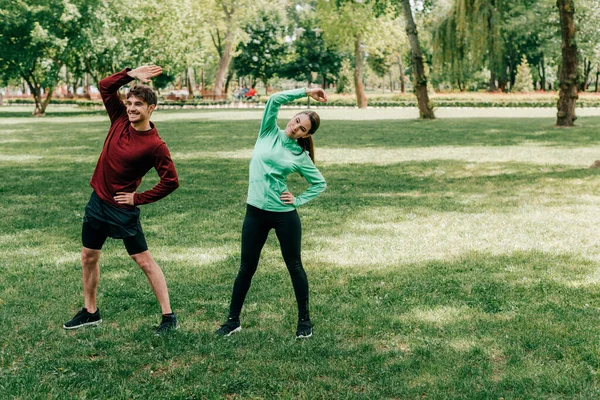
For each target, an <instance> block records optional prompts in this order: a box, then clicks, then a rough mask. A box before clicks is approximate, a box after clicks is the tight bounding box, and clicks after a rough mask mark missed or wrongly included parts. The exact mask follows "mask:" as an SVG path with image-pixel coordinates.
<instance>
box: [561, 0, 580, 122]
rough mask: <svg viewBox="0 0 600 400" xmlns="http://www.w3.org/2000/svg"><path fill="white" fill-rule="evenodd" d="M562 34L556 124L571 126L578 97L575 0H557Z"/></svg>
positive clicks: (574, 117)
mask: <svg viewBox="0 0 600 400" xmlns="http://www.w3.org/2000/svg"><path fill="white" fill-rule="evenodd" d="M556 6H557V7H558V12H559V14H560V28H561V29H560V30H561V36H562V64H561V67H560V70H559V80H560V90H559V99H558V104H557V108H558V113H557V115H556V125H558V126H573V125H574V122H575V119H577V117H576V116H575V103H576V101H577V98H578V97H579V94H578V91H577V83H578V81H579V74H578V71H577V45H576V44H575V18H574V15H575V0H557V1H556Z"/></svg>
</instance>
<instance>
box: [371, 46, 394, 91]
mask: <svg viewBox="0 0 600 400" xmlns="http://www.w3.org/2000/svg"><path fill="white" fill-rule="evenodd" d="M367 63H368V64H369V67H371V69H372V70H373V72H375V75H377V76H378V77H379V78H382V79H383V78H384V77H385V76H386V75H387V74H389V72H390V70H391V69H392V64H393V61H392V50H391V49H389V48H385V47H384V48H379V49H377V50H376V51H374V52H373V53H370V54H369V57H368V58H367ZM390 85H391V82H390ZM382 87H384V88H385V85H382ZM390 90H392V87H391V86H390Z"/></svg>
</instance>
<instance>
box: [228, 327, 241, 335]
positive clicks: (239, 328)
mask: <svg viewBox="0 0 600 400" xmlns="http://www.w3.org/2000/svg"><path fill="white" fill-rule="evenodd" d="M241 330H242V327H241V326H238V327H237V328H235V329H234V330H232V331H231V332H229V333H228V334H227V335H225V336H231V335H233V334H234V333H238V332H239V331H241Z"/></svg>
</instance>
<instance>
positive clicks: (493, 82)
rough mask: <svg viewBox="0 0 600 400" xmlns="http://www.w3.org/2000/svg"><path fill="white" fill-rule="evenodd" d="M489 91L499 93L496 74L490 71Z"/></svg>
mask: <svg viewBox="0 0 600 400" xmlns="http://www.w3.org/2000/svg"><path fill="white" fill-rule="evenodd" d="M488 91H489V92H492V93H494V92H497V91H498V86H496V73H495V72H494V71H493V70H491V71H490V88H489V90H488Z"/></svg>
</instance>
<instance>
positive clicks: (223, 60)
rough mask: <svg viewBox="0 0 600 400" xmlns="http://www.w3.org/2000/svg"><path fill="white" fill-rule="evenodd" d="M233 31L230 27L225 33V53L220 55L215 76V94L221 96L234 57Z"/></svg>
mask: <svg viewBox="0 0 600 400" xmlns="http://www.w3.org/2000/svg"><path fill="white" fill-rule="evenodd" d="M231 37H232V33H231V31H230V29H229V27H228V29H227V32H226V33H225V46H224V47H223V54H222V55H221V57H219V68H218V69H217V76H216V78H215V96H221V95H222V94H223V81H224V80H225V77H226V74H227V69H228V68H229V63H230V62H231V57H232V49H233V43H232V38H231Z"/></svg>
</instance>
